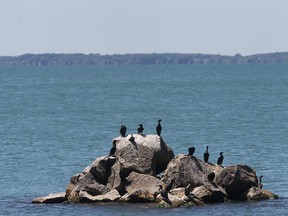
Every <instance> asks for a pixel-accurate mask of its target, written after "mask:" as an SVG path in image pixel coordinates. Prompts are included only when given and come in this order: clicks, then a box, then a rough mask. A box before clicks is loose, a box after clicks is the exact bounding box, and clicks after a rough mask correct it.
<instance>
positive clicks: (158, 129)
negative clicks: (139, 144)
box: [156, 119, 162, 136]
mask: <svg viewBox="0 0 288 216" xmlns="http://www.w3.org/2000/svg"><path fill="white" fill-rule="evenodd" d="M161 121H162V120H161V119H159V120H158V125H157V126H156V133H157V135H158V136H161V131H162V126H161V123H160V122H161Z"/></svg>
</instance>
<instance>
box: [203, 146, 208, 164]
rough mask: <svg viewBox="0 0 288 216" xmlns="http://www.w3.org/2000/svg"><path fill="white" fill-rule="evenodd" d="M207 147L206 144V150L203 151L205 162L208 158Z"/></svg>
mask: <svg viewBox="0 0 288 216" xmlns="http://www.w3.org/2000/svg"><path fill="white" fill-rule="evenodd" d="M208 148H209V146H207V147H206V151H205V153H204V155H203V156H204V161H205V162H206V163H207V162H208V160H209V152H208Z"/></svg>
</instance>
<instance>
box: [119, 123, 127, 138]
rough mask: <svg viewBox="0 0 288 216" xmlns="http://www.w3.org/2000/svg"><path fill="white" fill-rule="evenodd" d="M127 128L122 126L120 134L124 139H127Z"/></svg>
mask: <svg viewBox="0 0 288 216" xmlns="http://www.w3.org/2000/svg"><path fill="white" fill-rule="evenodd" d="M126 130H127V128H126V127H125V126H124V125H121V126H120V134H121V136H122V137H125V134H126Z"/></svg>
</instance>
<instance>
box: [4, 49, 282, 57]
mask: <svg viewBox="0 0 288 216" xmlns="http://www.w3.org/2000/svg"><path fill="white" fill-rule="evenodd" d="M279 53H282V54H284V53H288V51H286V52H283V51H282V52H278V51H276V52H266V53H255V54H250V55H242V54H241V53H236V54H234V55H226V54H219V53H218V54H211V53H180V52H159V53H158V52H152V53H114V54H101V53H81V52H73V53H64V52H63V53H56V52H55V53H53V52H51V53H49V52H47V53H25V54H20V55H0V58H2V57H21V56H25V55H86V56H89V55H99V56H115V55H123V56H124V55H212V56H227V57H234V56H242V57H249V56H255V55H267V54H279Z"/></svg>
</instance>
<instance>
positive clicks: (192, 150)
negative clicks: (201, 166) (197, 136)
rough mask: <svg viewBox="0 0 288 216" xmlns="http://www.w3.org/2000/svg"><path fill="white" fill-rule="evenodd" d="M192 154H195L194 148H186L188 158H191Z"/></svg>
mask: <svg viewBox="0 0 288 216" xmlns="http://www.w3.org/2000/svg"><path fill="white" fill-rule="evenodd" d="M194 152H195V147H194V146H193V147H190V148H188V156H193V154H194Z"/></svg>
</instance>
